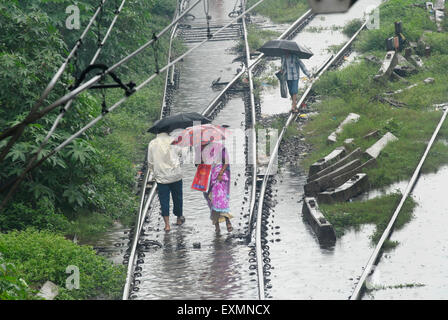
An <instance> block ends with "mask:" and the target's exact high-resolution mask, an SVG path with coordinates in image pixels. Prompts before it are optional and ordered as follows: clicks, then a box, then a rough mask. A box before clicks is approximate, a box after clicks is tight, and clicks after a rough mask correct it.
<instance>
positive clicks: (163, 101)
mask: <svg viewBox="0 0 448 320" xmlns="http://www.w3.org/2000/svg"><path fill="white" fill-rule="evenodd" d="M184 3H185V0H181V1H180V2H179V4H178V5H177V7H176V12H175V15H174V17H175V19H176V18H177V17H178V16H179V14H180V12H182V8H183V5H184ZM178 26H179V23H176V24H175V25H174V26H173V29H172V30H171V34H170V44H169V48H168V59H167V61H168V63H169V62H170V61H171V56H172V46H173V40H174V37H175V35H176V31H177V27H178ZM174 68H175V66H172V67H171V68H168V70H167V71H166V78H165V87H164V90H163V98H162V109H161V111H160V118H162V117H163V113H164V112H165V107H166V96H167V91H168V83H169V82H170V84H171V85H173V77H174ZM170 69H171V70H172V74H171V76H170Z"/></svg>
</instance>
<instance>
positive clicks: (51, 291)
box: [37, 281, 59, 300]
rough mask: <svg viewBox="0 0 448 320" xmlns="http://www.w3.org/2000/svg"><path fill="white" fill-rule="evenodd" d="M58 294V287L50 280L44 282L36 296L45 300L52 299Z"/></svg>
mask: <svg viewBox="0 0 448 320" xmlns="http://www.w3.org/2000/svg"><path fill="white" fill-rule="evenodd" d="M58 294H59V287H58V286H57V285H56V284H54V283H53V282H51V281H47V282H45V283H44V285H43V286H42V288H40V291H39V292H38V294H37V296H39V297H41V298H44V299H45V300H53V299H54V298H55V297H56V296H57V295H58Z"/></svg>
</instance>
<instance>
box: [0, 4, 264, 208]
mask: <svg viewBox="0 0 448 320" xmlns="http://www.w3.org/2000/svg"><path fill="white" fill-rule="evenodd" d="M200 1H202V0H198V1H197V2H196V3H195V4H194V5H197V4H198V3H199V2H200ZM264 1H265V0H259V1H258V2H257V3H255V4H254V5H253V6H252V7H250V8H249V9H247V10H245V11H244V12H242V13H241V15H239V16H238V17H236V18H234V19H232V20H231V21H230V22H229V23H228V24H226V25H224V26H223V27H221V28H220V29H218V30H217V31H216V32H215V33H213V34H212V37H213V36H215V35H216V34H218V33H220V32H221V31H223V30H225V29H227V28H228V27H230V26H231V25H232V24H233V23H234V22H235V21H237V20H238V19H240V18H241V17H243V16H244V15H245V14H247V13H249V12H251V11H252V10H253V9H255V8H256V7H257V6H258V5H259V4H261V3H262V2H264ZM191 9H192V8H191V7H190V8H188V9H187V10H186V11H185V12H184V13H182V14H181V15H180V16H179V17H178V19H176V20H175V21H173V22H172V23H171V24H170V25H173V24H174V23H176V22H177V21H179V20H180V19H181V18H182V17H183V16H185V14H186V13H188V12H189V11H190V10H191ZM167 28H168V27H166V28H165V29H164V30H163V31H162V32H160V33H159V35H157V38H158V37H159V36H160V34H163V33H165V32H166V29H167ZM209 40H210V39H209V38H206V39H204V40H203V41H201V42H200V43H198V44H197V45H195V46H193V47H192V48H190V49H189V50H187V51H186V52H185V53H184V54H182V55H180V56H179V57H178V58H176V59H175V60H173V61H172V62H170V63H168V64H167V65H165V66H164V67H163V68H161V69H160V70H159V73H154V74H152V75H151V76H150V77H149V78H148V79H146V80H145V81H143V82H142V83H141V84H140V85H139V86H137V87H136V88H135V89H134V91H133V93H136V92H138V91H140V90H141V89H142V88H143V87H145V86H146V85H148V84H149V83H150V82H151V81H152V80H154V79H155V78H156V77H157V76H158V75H159V74H160V73H162V72H164V71H165V70H167V69H169V68H170V67H171V66H173V65H175V64H176V63H177V62H179V61H180V60H182V59H183V58H184V57H186V56H187V55H189V54H190V53H191V52H193V51H194V50H196V49H197V48H199V47H200V46H202V45H203V44H204V43H206V42H208V41H209ZM153 41H154V40H153V39H152V40H151V41H149V42H148V43H146V44H145V45H143V46H142V47H140V48H139V49H138V50H136V51H134V52H133V53H131V54H130V55H128V56H127V57H126V58H124V59H122V60H121V61H120V62H118V63H116V64H115V65H114V66H113V67H110V68H109V69H107V70H106V71H104V72H103V73H102V74H101V75H97V76H95V77H93V78H92V79H91V80H89V81H88V82H86V83H85V84H84V85H81V86H79V87H78V88H77V89H75V90H73V91H72V93H74V92H76V94H72V95H70V94H69V95H66V96H70V97H69V98H64V97H63V98H61V99H59V100H58V101H59V103H57V102H58V101H57V102H55V103H54V104H53V105H51V107H52V108H53V109H54V108H56V107H57V106H59V105H60V104H61V103H64V102H67V101H70V100H72V99H73V98H74V97H76V96H77V95H78V94H79V93H81V92H82V91H84V90H86V89H88V88H89V87H91V86H92V85H93V84H94V83H96V82H98V81H99V80H100V79H101V78H103V77H104V76H105V75H106V74H108V73H110V72H111V71H112V70H114V69H115V68H117V67H118V66H120V65H121V64H123V63H124V62H127V61H128V60H129V59H131V58H132V57H134V56H135V55H136V54H138V53H140V52H141V51H142V50H143V49H144V48H146V47H147V46H148V45H151V44H152V43H153ZM80 88H83V89H82V90H81V89H80ZM130 96H131V95H126V96H125V97H122V98H121V99H120V100H119V101H117V102H116V103H115V104H114V105H112V106H111V107H110V108H108V109H107V112H104V113H101V114H100V115H99V116H97V117H96V118H95V119H93V120H92V121H90V122H89V123H88V124H87V125H85V126H84V127H83V128H81V129H80V130H78V132H76V133H75V134H73V135H72V136H70V137H69V138H68V139H66V140H65V141H64V142H62V143H61V144H60V145H59V146H57V147H56V148H55V149H53V150H52V151H51V152H49V153H48V154H47V155H46V156H44V157H42V158H41V159H40V160H39V161H38V162H35V163H34V164H32V165H31V166H30V167H29V168H27V170H26V172H29V171H31V170H33V169H34V168H36V167H37V166H39V165H40V164H42V163H43V162H44V161H45V160H47V159H48V158H50V157H51V156H53V155H54V154H55V153H57V152H59V151H60V150H61V149H63V148H64V147H65V146H67V145H68V144H70V143H71V142H72V141H73V140H75V139H76V138H78V137H79V136H80V135H81V134H82V133H84V132H85V131H86V130H88V129H90V128H91V127H93V126H94V125H95V124H96V123H98V122H99V121H100V120H101V119H102V118H103V117H105V116H106V115H107V114H108V113H109V112H112V111H113V110H115V109H116V108H117V107H119V106H120V105H121V104H123V103H124V102H125V101H126V100H127V99H128V98H129V97H130ZM66 100H67V101H66ZM56 103H57V104H56ZM49 107H50V106H49ZM49 107H47V108H49ZM22 175H24V173H22ZM21 178H22V180H23V177H22V176H21ZM18 183H20V182H18V181H16V182H15V186H16V185H18ZM15 188H17V186H16V187H15ZM15 188H14V187H13V189H11V190H10V192H9V193H8V195H7V196H6V198H5V199H4V200H3V202H2V204H0V209H1V208H2V207H3V206H4V205H5V203H6V201H7V200H8V199H9V197H10V194H12V193H13V192H14V191H15Z"/></svg>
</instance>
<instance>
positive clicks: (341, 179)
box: [330, 159, 377, 188]
mask: <svg viewBox="0 0 448 320" xmlns="http://www.w3.org/2000/svg"><path fill="white" fill-rule="evenodd" d="M376 165H377V162H376V159H369V160H368V161H366V162H364V163H363V164H362V165H360V166H359V167H356V168H354V169H353V170H350V171H347V172H346V173H344V174H341V175H339V176H337V177H334V178H333V179H331V182H330V186H331V187H332V188H337V187H339V186H341V185H343V184H344V183H345V182H346V181H347V179H349V178H350V177H353V176H354V175H355V174H357V173H361V172H362V171H363V170H364V169H367V168H372V167H374V166H376Z"/></svg>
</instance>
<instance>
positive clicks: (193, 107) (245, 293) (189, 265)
mask: <svg viewBox="0 0 448 320" xmlns="http://www.w3.org/2000/svg"><path fill="white" fill-rule="evenodd" d="M234 3H235V2H234V1H231V0H228V1H216V2H210V5H211V8H210V9H211V10H210V11H211V15H212V17H213V18H214V19H215V18H216V17H220V18H219V19H217V20H212V22H213V23H217V24H220V23H221V24H222V23H225V22H226V21H228V20H229V19H228V18H227V15H228V13H230V12H231V11H232V10H233V5H234ZM214 4H216V6H214ZM212 6H213V7H212ZM192 13H193V14H194V15H195V16H196V20H195V21H194V23H197V22H198V21H200V20H201V18H200V17H201V16H203V13H201V10H200V9H197V10H196V9H195V10H194V11H193V12H192ZM235 45H236V42H235V41H219V42H208V43H206V44H205V45H203V46H202V47H200V48H199V49H197V50H196V51H195V53H194V54H192V55H190V56H187V57H186V58H185V59H184V61H183V62H182V63H181V64H180V65H179V67H180V72H181V76H180V87H179V89H178V90H176V92H175V96H174V102H173V105H172V107H171V113H172V114H176V113H179V112H189V111H196V112H201V111H202V110H204V109H205V107H206V106H207V104H208V103H210V102H211V100H212V99H213V98H214V97H215V96H216V95H217V93H218V92H217V91H214V90H213V89H212V88H211V83H212V81H213V80H215V79H217V78H218V77H221V81H223V80H226V81H228V80H230V79H231V78H233V76H234V75H235V74H236V70H237V68H238V67H240V64H239V63H232V60H233V59H235V57H236V55H235V54H233V53H231V52H230V51H229V50H227V49H229V48H231V47H233V46H235ZM244 119H245V118H244V102H243V99H242V97H238V96H237V97H234V98H232V99H231V100H230V101H228V102H227V104H226V106H225V108H224V109H223V110H222V111H221V112H220V113H219V114H218V116H217V117H216V118H215V119H214V121H213V123H216V124H226V125H229V126H230V128H232V129H235V128H240V129H242V130H244V129H245V128H244ZM235 152H237V154H236V155H235V154H232V155H231V157H232V158H233V157H235V158H236V164H231V195H230V199H231V200H230V206H231V213H232V215H233V216H234V218H233V219H232V220H231V221H232V224H233V227H234V231H233V232H232V233H228V232H227V230H226V227H225V224H224V223H223V224H221V234H220V235H217V234H216V233H215V228H214V226H213V225H212V223H211V220H210V218H209V217H210V210H209V209H208V207H207V204H206V201H205V199H204V197H203V194H202V192H199V191H195V190H192V189H191V188H190V186H191V182H192V180H193V176H194V174H195V172H196V167H195V166H194V165H193V164H186V165H184V166H183V176H184V180H183V193H184V216H185V218H186V222H185V224H184V225H183V226H180V227H177V226H174V225H173V226H172V228H171V232H169V233H165V232H164V231H163V222H162V219H161V217H160V215H159V209H158V199H157V198H155V199H154V204H155V205H154V208H153V209H152V210H151V211H152V212H151V218H150V220H151V221H150V223H149V224H148V226H146V227H145V228H146V231H145V234H146V236H145V237H143V239H145V240H156V241H157V242H159V243H160V245H161V248H157V247H156V248H155V249H153V250H150V252H148V253H146V257H145V258H144V263H142V264H139V266H140V267H141V268H142V269H141V271H139V272H140V273H141V277H138V278H137V279H138V280H139V281H140V285H139V291H138V292H136V293H134V294H135V296H134V298H135V299H255V298H256V297H257V282H256V277H255V274H254V272H253V271H251V270H249V263H248V260H249V256H248V253H249V249H250V248H249V247H248V246H247V245H246V243H245V241H243V240H242V239H240V238H238V235H239V234H241V233H243V231H244V227H245V222H246V221H247V218H244V217H243V215H245V214H246V213H247V205H248V203H247V200H248V196H247V194H248V191H247V190H246V188H245V182H246V176H245V154H244V149H241V150H235ZM245 197H246V200H245V199H244V198H245ZM171 217H172V218H171V219H172V222H174V221H175V219H174V216H171ZM199 245H200V248H199Z"/></svg>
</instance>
